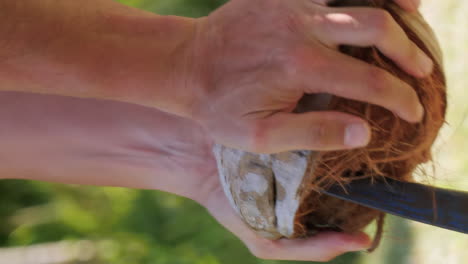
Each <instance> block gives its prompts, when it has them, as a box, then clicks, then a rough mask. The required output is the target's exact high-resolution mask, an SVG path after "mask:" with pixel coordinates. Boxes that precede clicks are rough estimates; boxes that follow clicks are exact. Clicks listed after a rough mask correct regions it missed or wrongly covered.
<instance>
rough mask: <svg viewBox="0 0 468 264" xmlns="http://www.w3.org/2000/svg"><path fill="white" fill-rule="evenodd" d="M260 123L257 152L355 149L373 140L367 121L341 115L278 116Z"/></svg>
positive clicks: (256, 145) (306, 114)
mask: <svg viewBox="0 0 468 264" xmlns="http://www.w3.org/2000/svg"><path fill="white" fill-rule="evenodd" d="M257 122H258V123H257V127H258V128H257V131H256V133H255V134H256V138H255V139H254V140H253V142H254V144H253V145H254V147H253V149H252V150H251V151H254V152H256V153H279V152H284V151H290V150H297V149H310V150H317V151H320V150H321V151H328V150H338V149H351V148H356V147H362V146H365V145H367V144H368V143H369V141H370V137H371V135H370V134H371V132H370V128H369V126H368V125H367V123H366V122H365V121H364V120H362V119H360V118H358V117H355V116H352V115H348V114H345V113H340V112H310V113H303V114H293V113H277V114H275V115H273V116H271V117H269V118H267V119H264V120H261V121H257Z"/></svg>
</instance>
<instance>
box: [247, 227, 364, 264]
mask: <svg viewBox="0 0 468 264" xmlns="http://www.w3.org/2000/svg"><path fill="white" fill-rule="evenodd" d="M246 244H247V246H248V247H249V249H250V251H251V252H252V253H253V254H254V255H255V256H257V257H259V258H262V259H275V260H298V261H323V262H325V261H330V260H332V259H334V258H335V257H337V256H339V255H342V254H344V253H346V252H350V251H359V250H364V249H367V248H369V246H370V239H369V237H368V236H367V235H366V234H364V233H358V234H355V235H351V234H343V233H336V232H324V233H319V234H317V235H316V236H314V237H311V238H309V239H304V240H287V239H281V240H277V241H269V240H264V239H258V240H257V241H254V243H252V242H250V243H249V242H247V243H246Z"/></svg>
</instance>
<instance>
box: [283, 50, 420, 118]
mask: <svg viewBox="0 0 468 264" xmlns="http://www.w3.org/2000/svg"><path fill="white" fill-rule="evenodd" d="M300 53H301V54H300V55H299V56H300V57H301V58H300V62H298V64H299V65H298V66H297V67H298V68H299V69H298V70H297V72H296V73H295V75H294V76H293V78H292V79H293V80H294V81H296V82H297V83H296V85H297V86H298V87H303V88H302V89H303V90H304V92H305V93H320V92H323V93H329V94H333V95H336V96H340V97H344V98H348V99H353V100H357V101H362V102H368V103H371V104H375V105H379V106H382V107H384V108H386V109H388V110H390V111H392V112H394V113H395V114H397V115H398V116H400V117H401V118H403V119H405V120H407V121H408V122H419V121H421V120H422V118H423V116H424V108H423V106H422V105H421V103H420V101H419V98H418V95H417V94H416V92H415V91H414V89H413V88H412V87H411V86H409V85H408V84H407V83H405V82H403V81H402V80H400V79H398V78H396V77H395V76H393V75H392V74H390V73H389V72H387V71H385V70H383V69H381V68H378V67H376V66H373V65H370V64H368V63H366V62H363V61H360V60H358V59H355V58H352V57H350V56H346V55H344V54H340V53H335V52H327V51H324V52H323V53H322V54H323V56H324V57H323V58H321V59H319V60H321V61H323V62H322V63H320V62H317V58H312V57H313V56H315V55H314V54H315V53H314V52H310V54H305V53H307V50H305V51H301V52H300ZM314 59H315V61H314ZM317 64H318V65H317Z"/></svg>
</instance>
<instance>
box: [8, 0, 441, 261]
mask: <svg viewBox="0 0 468 264" xmlns="http://www.w3.org/2000/svg"><path fill="white" fill-rule="evenodd" d="M328 2H329V1H325V0H295V1H288V0H256V1H251V0H231V1H230V2H228V3H227V4H226V5H225V6H223V7H222V8H220V9H219V10H217V11H216V12H214V13H213V14H211V15H210V16H208V17H206V18H200V19H188V18H178V17H161V16H156V15H154V14H150V13H146V12H142V11H140V10H135V9H131V8H127V7H123V6H121V5H120V4H117V3H115V2H114V1H108V0H101V1H89V3H90V4H85V3H88V2H87V1H57V0H43V1H36V0H23V1H2V9H0V17H2V21H1V22H2V23H0V35H1V36H3V37H2V41H5V40H7V42H6V43H7V44H8V45H1V46H2V47H3V46H5V47H7V48H5V49H2V50H1V51H0V58H2V60H1V61H0V74H1V77H2V83H1V84H2V85H1V86H0V90H4V91H22V92H34V93H47V94H56V95H65V96H74V97H85V98H98V99H106V100H109V99H110V100H117V101H124V102H130V103H134V104H139V105H143V106H149V107H153V108H157V109H159V110H162V111H164V112H168V113H171V114H174V115H179V116H183V117H187V118H190V119H193V120H195V121H196V122H198V125H197V124H195V123H193V122H189V121H188V120H185V119H177V118H175V117H174V116H171V115H168V114H164V113H162V112H158V113H151V112H148V110H144V109H143V108H135V107H134V106H133V107H131V106H129V105H127V106H118V105H117V104H113V103H108V104H101V103H100V102H93V103H80V102H79V103H76V102H72V101H73V100H71V101H70V102H68V103H64V102H61V103H57V101H56V98H52V99H35V98H33V97H30V98H29V99H28V98H26V99H27V100H26V101H28V100H29V101H28V102H30V105H34V102H36V103H38V104H39V103H40V101H41V100H44V102H47V101H48V102H49V103H51V104H52V105H56V106H57V109H58V108H60V109H64V108H67V107H71V106H72V105H75V103H76V108H74V107H72V108H71V110H73V109H78V105H81V106H80V107H84V108H87V109H97V110H96V111H99V112H102V113H101V115H93V114H92V113H89V111H88V112H87V113H81V114H79V113H78V112H77V111H75V112H73V114H74V115H76V117H79V118H80V119H82V121H83V120H84V121H83V122H84V123H83V124H88V125H85V126H83V130H79V131H77V132H76V133H77V135H91V134H93V133H94V134H95V135H100V136H96V137H95V138H94V139H95V142H96V144H89V142H94V141H89V140H84V141H83V144H77V146H78V147H77V146H73V147H75V148H77V149H72V150H73V151H71V153H74V154H76V153H81V152H80V151H83V150H86V149H84V147H83V146H84V145H86V144H89V146H87V147H89V148H91V149H93V151H94V150H95V149H94V148H98V150H99V151H104V152H103V153H107V154H109V152H107V151H109V149H108V148H107V147H106V146H104V145H103V143H102V142H104V141H103V140H109V142H112V143H113V144H116V145H115V146H117V147H116V148H115V151H116V153H118V154H119V155H109V156H110V157H115V156H117V157H121V156H120V155H121V154H122V153H121V152H120V151H123V149H125V148H128V146H137V147H136V148H132V147H130V150H129V152H128V153H130V154H129V155H128V156H126V155H123V157H126V158H127V157H128V158H129V160H132V159H131V157H133V156H134V155H135V153H137V154H142V155H141V157H144V158H145V159H144V160H145V161H146V160H147V157H148V155H149V156H151V154H150V153H152V151H151V150H150V151H148V148H145V147H140V148H139V147H138V146H143V145H151V146H153V147H154V148H155V149H156V150H158V147H160V146H163V147H162V148H161V149H162V150H163V151H155V152H157V153H158V155H155V156H154V160H153V159H151V160H153V163H157V162H155V161H159V159H160V160H161V163H158V164H157V165H156V166H155V170H157V171H163V172H167V173H170V172H172V173H174V171H177V173H175V174H177V175H176V176H174V177H173V178H170V179H167V178H164V177H158V176H157V175H154V174H153V173H152V172H151V170H150V169H148V168H152V167H150V166H147V163H145V168H139V167H138V166H136V165H137V164H140V163H135V162H129V163H125V162H118V163H114V164H113V165H112V166H114V168H120V169H114V170H110V171H109V170H106V168H107V167H106V166H102V164H101V163H99V164H96V162H95V160H94V159H87V158H86V159H84V160H83V163H80V164H79V167H80V168H82V167H86V168H98V169H99V175H102V176H101V177H100V178H99V179H97V180H96V179H95V178H86V177H85V178H80V177H79V175H71V176H70V177H69V178H65V179H64V178H61V173H55V174H53V175H48V174H45V176H44V175H36V174H34V175H32V176H28V177H32V179H43V180H49V181H59V182H68V183H76V182H78V183H81V184H99V185H117V186H127V187H138V188H145V187H148V188H155V189H163V190H165V191H168V192H173V193H177V194H180V195H184V196H187V197H190V198H192V199H195V200H197V201H198V202H200V203H201V204H202V205H204V206H205V207H206V208H208V209H209V211H210V212H211V213H212V214H213V215H214V216H215V217H216V218H217V219H218V221H220V222H221V223H222V224H223V225H224V226H226V227H227V228H228V229H229V230H231V231H232V232H233V233H234V234H236V235H237V236H238V237H239V238H240V239H241V240H242V241H243V242H244V243H245V244H246V245H247V246H248V247H249V249H250V250H251V251H252V252H253V253H254V254H255V255H257V256H259V257H261V258H267V259H291V260H316V261H325V260H329V259H330V258H333V257H335V256H337V255H340V254H342V253H344V252H347V251H354V250H360V249H365V248H367V247H368V246H369V243H370V241H369V238H368V237H367V236H366V235H365V234H363V233H355V234H346V233H336V232H321V233H319V234H318V235H316V236H314V237H312V238H309V239H307V240H277V241H271V240H268V239H265V238H262V237H260V236H258V235H257V234H256V233H254V232H253V231H252V230H250V229H249V228H248V227H247V225H246V224H245V223H244V222H242V221H241V219H240V218H239V217H238V216H237V215H236V214H235V212H234V211H233V210H232V209H231V208H230V206H229V201H228V198H227V197H226V196H225V194H224V192H223V189H222V187H221V186H220V184H219V181H218V177H217V173H216V172H215V170H216V169H215V167H216V164H215V160H214V158H213V156H212V155H211V154H207V153H209V151H207V150H210V148H211V144H212V141H211V140H212V139H213V140H214V141H215V142H216V143H219V144H223V145H225V146H228V147H234V148H237V149H243V150H247V151H251V152H257V153H278V152H284V151H289V150H296V149H304V150H339V149H353V148H356V147H361V146H365V145H367V144H368V143H369V141H370V140H371V133H370V125H369V124H368V122H367V121H365V120H364V119H363V118H362V117H358V116H356V115H353V114H351V113H348V114H345V113H343V112H342V111H321V112H309V113H293V110H295V109H296V107H297V104H298V102H299V101H300V99H301V98H303V96H304V95H305V94H332V95H336V96H340V97H343V98H348V99H353V100H356V101H362V102H368V103H371V104H374V105H377V106H381V107H384V108H386V109H388V110H390V111H392V112H393V113H395V114H396V115H398V116H399V117H401V118H402V119H404V120H406V121H408V122H410V123H415V122H419V121H421V120H422V119H423V116H424V110H423V106H422V105H421V100H420V98H418V95H419V94H417V93H416V91H415V90H414V89H413V88H412V87H411V86H410V85H409V84H408V82H404V81H402V80H400V79H399V78H397V77H395V76H394V75H392V74H390V73H388V72H387V71H385V70H384V69H382V68H379V67H376V66H373V65H371V64H369V63H366V62H364V61H362V60H359V59H357V58H352V57H351V56H347V55H344V54H342V53H340V52H339V47H340V45H350V46H359V47H368V46H375V47H376V48H377V49H378V51H380V52H381V53H382V54H383V55H385V56H386V57H387V58H389V59H390V60H391V61H392V62H393V63H394V64H395V65H397V66H398V67H399V68H401V69H403V71H404V72H406V74H408V75H411V76H413V77H414V78H423V77H426V76H428V75H429V74H430V73H431V72H432V71H433V63H432V61H431V59H429V58H428V56H427V55H426V54H425V53H424V52H423V51H421V49H420V48H418V46H416V45H415V44H414V43H413V42H412V41H410V39H409V38H408V36H407V35H406V34H405V32H404V31H403V29H402V28H401V27H400V26H398V23H397V22H396V21H395V20H394V19H393V18H392V16H391V15H390V14H389V13H388V12H386V11H384V10H383V9H378V8H362V7H358V8H347V7H341V8H336V7H330V6H327V3H328ZM395 2H397V3H398V4H399V5H401V6H402V7H403V8H405V9H407V10H408V11H415V10H416V7H417V3H418V2H419V1H418V0H412V1H409V0H408V1H405V0H398V1H396V0H395ZM77 9H79V10H80V13H79V16H78V15H76V12H75V11H76V10H77ZM12 14H13V15H12ZM38 15H42V16H41V18H43V19H40V23H39V20H38V21H35V20H34V19H24V18H29V17H35V16H38ZM31 21H32V22H31ZM18 25H20V27H15V26H18ZM58 25H59V26H58ZM11 32H13V33H14V34H11V35H10V33H11ZM38 33H41V34H38ZM42 33H43V34H42ZM0 44H4V42H1V43H0ZM25 50H26V51H28V56H22V55H24V54H23V53H24V51H25ZM3 58H6V59H4V60H3ZM10 96H11V95H9V96H6V97H4V98H5V102H10V99H11V97H10ZM16 96H17V95H14V96H13V98H16ZM20 97H21V96H20ZM31 100H32V101H31ZM49 100H52V101H49ZM57 100H58V99H57ZM54 102H55V103H54ZM106 105H108V108H107V110H103V109H102V107H104V108H105V106H106ZM10 107H11V110H12V111H11V112H12V113H14V112H15V111H16V110H17V109H15V107H18V106H17V105H14V104H12V105H10ZM114 107H115V108H116V109H117V108H118V109H121V110H120V111H123V110H126V111H124V112H125V113H124V112H119V111H118V110H112V109H113V108H114ZM99 109H100V110H99ZM106 111H109V112H106ZM57 112H58V111H52V112H47V113H48V115H47V116H49V117H50V118H51V120H52V121H53V120H54V113H57ZM35 113H36V115H35ZM106 113H107V114H106ZM26 114H27V116H28V118H31V120H32V119H34V117H36V118H37V112H36V111H30V114H28V113H27V112H26ZM113 115H117V116H123V117H125V119H117V120H114V121H113V125H114V126H115V128H116V130H115V133H114V134H113V135H114V137H109V135H108V134H106V133H105V132H106V131H105V128H106V126H97V125H96V124H101V122H105V121H106V120H108V118H109V116H113ZM154 117H157V118H156V119H153V118H154ZM55 118H56V120H58V121H57V122H52V123H53V124H59V123H60V122H63V124H65V125H64V126H60V125H58V127H59V130H60V131H70V130H73V129H70V127H72V124H70V123H66V120H67V119H66V118H65V117H64V116H63V115H57V116H55ZM99 119H101V120H99ZM5 120H7V118H5ZM125 120H132V122H135V123H133V124H131V122H128V123H127V122H125ZM148 120H150V121H151V120H159V121H158V122H161V124H162V125H161V127H162V128H161V127H157V126H155V125H154V124H153V125H152V127H149V125H148V127H145V123H148ZM184 120H185V121H184ZM11 122H12V123H15V120H11ZM16 124H17V125H18V126H19V127H21V124H20V123H18V122H16ZM158 125H159V124H158ZM165 125H167V126H165ZM199 125H200V126H201V127H203V129H201V128H200V127H199ZM135 127H137V129H135ZM155 129H160V130H161V131H163V130H164V129H172V130H180V131H179V132H180V133H170V131H169V132H168V131H166V132H167V133H162V136H161V137H160V139H159V140H160V141H161V142H162V141H164V143H165V144H168V146H172V144H170V143H174V145H176V146H177V148H175V151H174V149H171V151H172V152H171V151H169V153H166V149H167V148H166V147H165V146H166V145H164V144H159V143H160V142H158V140H155V139H152V138H151V136H150V135H154V134H157V133H154V131H155ZM5 131H6V130H5ZM44 131H45V132H44V133H49V131H48V130H47V129H45V130H44ZM203 131H204V132H203ZM185 132H190V133H188V134H189V135H186V134H185ZM37 133H39V132H37ZM204 133H207V134H209V135H210V137H211V138H209V137H207V136H206V135H205V134H204ZM61 134H62V135H63V133H61ZM44 135H46V134H44ZM141 135H145V136H143V137H142V136H141ZM15 136H21V135H20V134H18V135H14V134H12V137H15ZM39 138H40V137H39ZM46 138H50V135H49V136H48V137H46ZM83 138H85V137H83ZM187 139H189V140H187ZM10 142H14V143H15V144H21V142H26V141H25V140H23V139H21V140H13V141H11V140H10ZM61 142H62V141H61ZM181 142H183V144H180V143H181ZM124 143H129V144H124ZM136 143H138V144H136ZM66 144H70V142H67V140H63V144H62V146H61V148H59V150H60V151H62V150H63V151H64V152H69V151H70V148H69V147H68V146H67V145H66ZM119 144H121V145H122V148H120V145H119ZM10 147H11V148H12V149H20V148H17V145H14V144H13V145H11V146H10ZM29 147H30V145H28V146H26V145H22V149H23V150H25V153H30V152H28V151H27V150H28V148H29ZM50 149H51V150H53V151H57V149H56V148H53V147H51V148H50ZM75 150H76V151H75ZM110 150H113V149H110ZM142 150H143V153H141V151H142ZM60 151H59V152H60ZM83 153H85V154H86V153H89V152H86V151H84V152H83ZM91 153H101V152H91ZM125 153H126V152H125ZM161 153H166V155H167V156H168V157H171V158H170V159H168V158H167V157H166V156H161ZM30 154H31V153H30ZM40 154H41V155H42V156H41V159H38V160H41V161H42V158H44V159H46V158H47V157H46V156H47V155H45V153H40ZM54 154H55V156H59V155H57V153H54ZM59 154H60V153H59ZM62 154H63V153H62ZM110 154H115V153H114V152H112V151H111V153H110ZM143 154H144V155H143ZM31 155H32V154H31ZM84 156H86V155H84ZM194 156H197V157H195V158H193V157H194ZM31 157H32V156H31ZM62 157H63V158H66V157H68V156H66V155H63V156H62ZM80 157H82V156H80ZM86 157H87V156H86ZM141 157H140V158H141ZM174 157H176V158H174ZM187 157H191V158H193V159H190V158H187ZM34 158H36V156H34V157H33V158H31V159H30V160H31V161H33V160H35V159H34ZM151 158H153V157H152V156H151ZM104 160H105V159H104ZM138 160H139V159H138ZM174 160H176V161H177V162H173V161H174ZM67 162H69V163H66V162H64V163H62V164H65V165H67V164H68V165H70V164H72V165H73V166H71V168H74V166H75V167H76V166H78V165H76V164H74V163H73V162H76V160H75V159H73V160H67ZM164 162H168V164H166V163H164ZM171 162H172V163H171ZM153 163H151V162H149V164H151V165H154V164H153ZM12 164H13V163H12ZM31 164H33V163H31ZM161 164H162V165H161ZM65 165H63V166H65ZM85 165H86V166H85ZM88 165H92V166H88ZM31 166H32V165H31ZM17 167H19V166H17ZM137 167H138V168H137ZM174 168H176V169H174ZM51 171H53V169H47V170H45V172H47V173H50V172H51ZM61 171H65V169H63V170H62V169H59V170H58V172H61ZM74 171H75V173H76V172H79V171H78V170H74ZM106 172H107V173H106ZM126 172H128V173H133V174H135V175H137V174H138V175H141V179H138V180H134V179H133V178H132V180H129V179H128V178H126V177H125V175H124V174H126ZM184 173H187V174H184ZM9 175H14V174H9ZM28 175H30V174H28ZM57 175H58V176H57ZM89 175H91V174H89ZM105 175H107V177H106V176H105ZM115 175H118V176H119V177H114V176H115ZM177 176H180V177H177ZM153 177H154V178H153ZM188 178H189V180H187V179H188ZM78 179H79V180H78ZM267 187H268V186H267Z"/></svg>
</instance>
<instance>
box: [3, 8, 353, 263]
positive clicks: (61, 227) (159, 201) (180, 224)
mask: <svg viewBox="0 0 468 264" xmlns="http://www.w3.org/2000/svg"><path fill="white" fill-rule="evenodd" d="M120 2H122V3H124V4H127V5H131V6H134V7H139V8H143V9H146V10H149V11H154V12H157V13H158V14H173V15H183V16H192V17H200V16H205V15H207V14H208V13H209V12H210V11H212V10H214V9H215V8H217V7H219V6H220V5H222V4H223V3H224V2H226V0H120ZM0 201H1V203H0V247H10V246H20V245H21V246H26V245H32V244H39V243H45V242H53V241H61V240H90V241H95V242H96V245H97V249H96V250H97V258H95V259H94V260H92V262H90V263H112V264H129V263H138V264H150V263H158V264H166V263H167V264H174V263H180V264H185V263H186V264H220V263H223V264H239V263H242V264H250V263H251V264H254V263H265V264H274V263H283V264H287V263H294V262H288V261H263V260H259V259H256V258H255V257H253V256H252V255H251V254H250V253H249V252H248V250H247V249H246V247H245V246H244V245H243V244H242V243H241V242H240V241H239V240H238V239H237V238H236V237H235V236H234V235H232V234H231V233H229V232H228V231H226V230H225V229H224V228H223V227H221V226H220V224H218V223H217V222H216V221H215V220H214V219H213V218H212V217H211V216H210V215H209V214H208V213H207V212H206V210H205V209H204V208H202V207H200V206H199V205H198V204H196V203H194V202H193V201H190V200H187V199H183V198H180V197H176V196H174V195H170V194H166V193H162V192H157V191H140V190H131V189H122V188H98V187H85V186H70V185H60V184H49V183H40V182H32V181H18V180H5V181H0ZM0 261H1V260H0ZM358 262H359V255H356V254H347V255H345V256H343V257H340V258H338V259H337V260H336V261H334V262H333V263H342V264H344V263H346V264H352V263H358Z"/></svg>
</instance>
